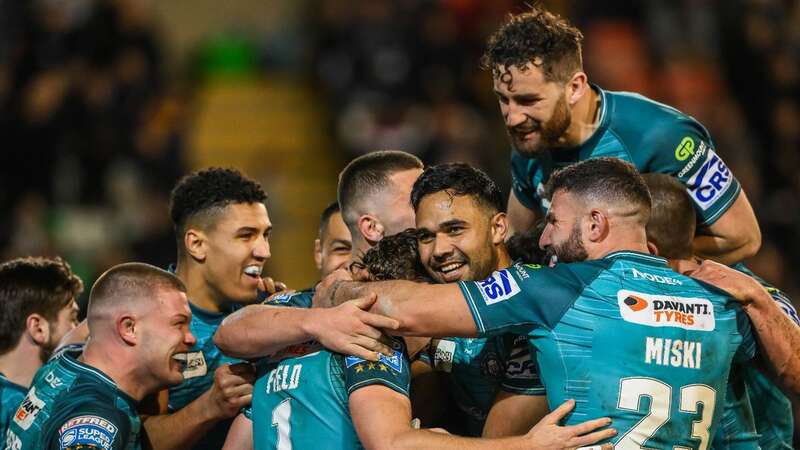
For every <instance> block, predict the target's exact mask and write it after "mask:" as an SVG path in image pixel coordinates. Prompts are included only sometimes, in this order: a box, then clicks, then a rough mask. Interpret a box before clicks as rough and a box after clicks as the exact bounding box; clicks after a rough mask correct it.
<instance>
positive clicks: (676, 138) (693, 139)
mask: <svg viewBox="0 0 800 450" xmlns="http://www.w3.org/2000/svg"><path fill="white" fill-rule="evenodd" d="M640 146H641V149H639V150H637V151H636V152H634V155H633V157H634V158H636V159H639V158H646V159H647V160H646V161H637V164H636V165H637V167H639V168H640V169H641V170H642V171H643V172H658V173H666V174H669V175H672V176H674V177H676V178H677V179H678V180H679V181H680V182H681V183H683V184H684V185H685V186H686V190H687V191H688V193H689V196H690V197H691V199H692V202H693V203H694V207H695V211H696V212H697V222H698V225H700V226H709V225H712V224H713V223H714V222H716V221H717V219H719V218H720V216H722V215H723V214H724V213H725V212H726V211H727V210H728V208H730V207H731V205H733V202H734V201H736V198H737V197H738V196H739V192H740V191H741V186H740V185H739V182H738V181H737V180H736V178H735V177H734V176H733V173H731V171H730V169H729V168H728V166H727V165H725V162H724V161H722V158H720V157H719V155H718V154H717V153H716V152H715V151H714V146H713V143H712V141H711V136H710V135H709V134H708V131H706V129H705V128H704V127H703V126H702V125H700V124H699V123H698V122H697V121H695V120H694V119H692V118H690V117H686V116H685V117H681V118H677V119H676V120H674V121H673V122H672V123H666V124H661V125H659V126H656V125H654V126H653V127H652V128H651V131H650V132H649V133H648V134H647V136H646V137H645V138H644V139H643V140H642V143H641V145H640Z"/></svg>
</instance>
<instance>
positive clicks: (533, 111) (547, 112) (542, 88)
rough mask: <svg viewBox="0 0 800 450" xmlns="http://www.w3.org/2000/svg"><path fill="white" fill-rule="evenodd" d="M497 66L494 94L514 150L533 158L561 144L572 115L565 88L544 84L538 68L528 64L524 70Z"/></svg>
mask: <svg viewBox="0 0 800 450" xmlns="http://www.w3.org/2000/svg"><path fill="white" fill-rule="evenodd" d="M507 69H508V70H506V67H505V66H503V67H500V75H499V76H498V77H496V78H494V92H495V94H496V95H497V99H498V101H499V103H500V112H501V113H502V114H503V120H504V121H505V124H506V131H507V132H508V136H509V138H510V139H511V143H512V144H513V145H514V148H516V149H517V151H519V152H520V153H522V154H523V155H525V156H528V157H533V156H536V155H538V154H541V153H542V152H543V151H545V150H547V149H549V148H552V147H557V146H559V145H561V144H563V140H564V137H565V134H566V132H567V129H568V128H569V126H570V124H571V123H572V115H571V114H572V113H571V109H570V107H569V105H568V104H567V99H566V90H565V87H564V86H563V85H562V84H561V83H558V82H555V81H547V80H545V77H544V72H542V70H541V69H539V68H538V67H536V66H534V65H533V64H530V63H529V64H528V65H527V66H525V68H524V70H520V69H518V68H517V67H514V66H512V67H509V68H507Z"/></svg>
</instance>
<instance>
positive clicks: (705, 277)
mask: <svg viewBox="0 0 800 450" xmlns="http://www.w3.org/2000/svg"><path fill="white" fill-rule="evenodd" d="M690 276H691V277H692V278H696V279H698V280H701V281H705V282H706V283H708V284H710V285H713V286H715V287H718V288H720V289H722V290H724V291H727V292H729V293H730V294H731V295H732V296H733V297H734V298H735V299H736V300H739V301H740V302H742V304H744V305H747V304H750V303H751V302H753V301H754V300H756V299H758V298H760V297H763V298H770V297H769V294H768V293H767V296H766V297H764V295H763V294H764V293H766V290H765V289H764V287H763V286H761V284H760V283H759V282H758V281H756V280H755V279H754V278H753V277H750V276H748V275H747V274H744V273H742V272H739V271H738V270H736V269H731V268H730V267H728V266H725V265H722V264H720V263H718V262H715V261H711V260H710V259H707V260H705V261H703V263H702V264H700V267H699V268H697V269H696V270H694V271H692V272H691V273H690Z"/></svg>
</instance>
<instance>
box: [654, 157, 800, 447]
mask: <svg viewBox="0 0 800 450" xmlns="http://www.w3.org/2000/svg"><path fill="white" fill-rule="evenodd" d="M643 178H644V180H645V182H647V187H648V188H649V189H650V195H651V196H652V198H653V212H652V214H651V216H650V221H649V222H648V223H647V239H648V241H649V243H650V245H651V250H653V253H655V254H657V255H660V256H663V257H664V258H667V259H669V260H670V264H671V265H672V266H673V267H675V268H679V267H681V266H683V268H684V270H685V269H686V267H692V266H694V267H695V268H696V266H697V264H696V263H694V261H695V259H696V258H695V256H694V254H693V250H692V239H693V237H694V230H695V223H696V221H695V212H694V208H693V207H692V201H691V199H689V196H688V195H687V193H686V190H685V189H684V187H683V185H682V184H681V183H680V182H679V181H677V180H676V179H674V178H673V177H671V176H669V175H665V174H657V173H649V174H644V175H643ZM734 268H735V269H737V270H739V271H740V272H742V273H744V274H746V275H748V276H751V277H754V278H755V279H756V280H758V281H759V283H761V285H762V286H764V288H766V289H767V291H768V292H769V293H770V295H771V296H772V299H773V300H774V301H775V304H776V305H777V306H779V307H780V309H781V310H782V311H783V313H784V314H785V315H786V316H787V317H788V318H790V319H791V320H792V321H793V322H794V323H795V324H796V325H800V320H798V316H797V311H796V310H795V309H794V306H792V302H791V300H789V298H787V297H786V296H785V295H784V294H783V292H781V291H780V290H779V289H777V288H775V287H774V286H772V285H771V284H769V283H767V282H766V281H764V280H763V279H761V278H758V277H756V276H755V275H753V273H752V272H750V271H749V270H748V269H747V268H746V267H745V266H744V265H743V264H741V263H740V264H737V265H735V266H734ZM729 386H730V387H729V389H728V398H727V399H726V405H725V408H726V409H725V413H726V416H725V417H726V418H724V419H723V421H722V426H721V427H720V430H719V431H718V432H717V435H716V436H715V441H714V445H713V447H714V448H715V449H717V450H721V449H726V448H741V447H742V446H746V445H749V447H748V448H758V447H759V446H760V447H761V448H764V449H776V448H781V449H791V448H792V439H793V436H794V423H793V420H792V402H791V401H790V400H789V399H788V398H787V397H786V396H785V395H784V394H783V393H781V391H780V389H779V388H778V387H777V386H775V384H774V383H773V382H772V381H770V379H769V378H768V377H767V376H765V375H764V373H763V372H762V370H760V369H759V367H758V365H755V364H744V365H735V366H734V368H733V369H732V370H731V380H730V382H729ZM745 386H746V387H745Z"/></svg>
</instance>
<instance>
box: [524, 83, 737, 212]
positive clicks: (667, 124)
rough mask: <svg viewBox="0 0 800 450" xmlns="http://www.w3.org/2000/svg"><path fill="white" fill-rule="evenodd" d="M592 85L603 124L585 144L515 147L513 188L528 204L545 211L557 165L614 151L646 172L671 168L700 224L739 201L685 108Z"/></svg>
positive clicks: (734, 187) (708, 142) (727, 175)
mask: <svg viewBox="0 0 800 450" xmlns="http://www.w3.org/2000/svg"><path fill="white" fill-rule="evenodd" d="M592 87H593V88H594V89H595V90H596V91H597V92H598V93H599V95H600V101H601V110H600V124H599V126H598V128H597V130H596V131H595V132H594V134H592V136H591V137H590V138H589V140H587V141H586V142H584V143H583V144H582V145H580V146H578V147H576V148H572V149H553V150H552V151H546V152H544V154H543V155H542V156H541V157H537V158H526V157H525V156H523V155H522V154H520V153H519V152H517V151H516V150H513V149H512V152H511V175H512V188H513V189H514V194H515V195H516V197H517V199H518V200H519V201H520V203H522V204H523V205H525V206H526V207H527V208H529V209H532V210H536V209H541V210H542V211H546V210H547V209H548V208H549V207H550V205H549V202H547V201H546V200H544V199H543V198H542V195H543V191H544V184H546V183H547V180H548V179H549V178H550V174H552V173H553V172H554V171H555V170H556V169H559V168H561V167H564V166H567V165H569V164H572V163H575V162H577V161H582V160H585V159H589V158H596V157H600V156H609V157H614V158H620V159H622V160H625V161H628V162H630V163H632V164H633V165H634V166H636V168H637V169H639V171H640V172H642V173H653V172H655V173H666V174H670V175H673V176H675V177H677V178H678V180H680V181H681V182H682V183H683V184H684V185H686V188H687V190H688V192H689V196H690V197H691V198H692V201H693V202H694V206H695V210H696V211H697V217H698V224H699V225H701V226H703V225H711V224H713V223H714V222H715V221H716V220H717V219H718V218H719V217H720V216H721V215H722V214H723V213H725V211H727V210H728V208H729V207H730V206H731V205H732V204H733V202H734V201H735V200H736V197H737V196H738V195H739V191H740V190H741V187H740V186H739V182H738V181H736V178H734V176H733V174H731V171H730V170H729V169H728V167H727V166H726V165H725V163H724V162H723V161H722V159H720V157H719V155H717V154H716V152H715V151H714V145H713V143H712V141H711V137H710V136H709V134H708V131H706V129H705V128H704V127H703V126H702V125H700V123H698V122H697V121H696V120H695V119H693V118H692V117H690V116H688V115H686V114H683V113H682V112H680V111H678V110H676V109H674V108H672V107H670V106H667V105H664V104H661V103H658V102H655V101H653V100H650V99H648V98H646V97H643V96H641V95H639V94H634V93H630V92H611V91H605V90H603V89H600V88H599V87H598V86H596V85H592Z"/></svg>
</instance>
